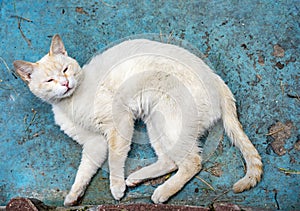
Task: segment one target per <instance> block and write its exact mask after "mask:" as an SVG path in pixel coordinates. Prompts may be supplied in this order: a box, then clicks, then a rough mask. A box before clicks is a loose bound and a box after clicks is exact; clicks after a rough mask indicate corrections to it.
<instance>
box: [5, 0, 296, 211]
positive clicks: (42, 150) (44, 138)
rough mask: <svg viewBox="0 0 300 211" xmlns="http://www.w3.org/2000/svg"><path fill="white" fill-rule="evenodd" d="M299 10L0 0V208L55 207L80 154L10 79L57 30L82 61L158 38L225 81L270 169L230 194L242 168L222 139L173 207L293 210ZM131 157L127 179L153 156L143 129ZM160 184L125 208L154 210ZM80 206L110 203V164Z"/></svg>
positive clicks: (251, 4)
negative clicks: (118, 45)
mask: <svg viewBox="0 0 300 211" xmlns="http://www.w3.org/2000/svg"><path fill="white" fill-rule="evenodd" d="M299 8H300V2H299V1H298V0H294V1H293V0H286V1H275V0H273V1H271V0H253V1H247V0H232V1H229V0H201V1H199V0H198V1H196V0H194V1H193V0H191V1H175V0H174V1H137V0H126V1H121V0H100V1H96V0H92V1H87V0H82V1H78V0H71V1H65V0H62V1H45V0H36V1H30V0H24V1H18V0H2V1H1V0H0V20H1V27H0V40H1V47H0V108H1V113H0V114H1V115H0V130H1V134H0V205H5V204H6V203H7V202H8V201H9V200H10V199H11V198H12V197H16V196H24V197H35V198H38V199H40V200H42V201H44V202H45V203H48V204H50V205H60V206H61V205H62V203H63V198H64V196H65V195H66V194H67V191H68V190H69V188H70V187H71V184H72V182H73V180H74V177H75V173H76V169H77V166H78V165H79V162H80V152H81V149H80V146H79V145H77V144H75V143H74V142H73V141H72V140H71V139H70V138H68V137H67V136H66V135H64V134H63V133H62V132H60V130H59V128H58V127H57V126H55V125H54V120H53V116H52V113H51V108H50V106H49V105H47V104H45V103H43V102H41V101H40V100H39V99H37V98H36V97H34V96H33V95H32V94H31V93H30V91H29V90H28V88H27V87H26V85H25V84H24V83H23V82H22V81H21V80H20V79H19V78H17V77H16V76H15V75H14V74H13V67H12V62H13V61H14V60H16V59H23V60H28V61H36V60H37V59H39V58H40V57H41V56H43V55H44V54H46V53H47V52H48V48H49V45H50V40H51V36H52V35H53V34H55V33H58V34H60V35H61V36H62V38H63V40H64V43H65V46H66V48H67V50H68V52H69V55H71V56H73V57H75V58H76V59H77V60H78V61H79V63H80V64H81V65H83V64H84V63H85V62H86V61H88V60H89V58H90V57H92V56H93V55H94V54H95V53H96V52H99V51H101V49H103V48H105V46H107V45H109V44H110V43H113V42H116V41H117V40H120V39H122V38H124V37H129V36H133V35H135V36H136V35H138V34H142V35H141V36H142V37H151V36H152V35H147V34H148V33H155V34H158V35H159V34H161V37H163V39H164V40H165V41H166V40H167V41H170V42H171V40H172V39H174V40H178V39H183V40H184V41H186V42H188V43H190V44H191V46H193V48H195V49H199V51H201V52H202V53H203V55H204V57H206V59H207V60H208V61H210V65H211V66H212V68H213V69H215V71H216V72H217V73H218V74H219V75H220V76H221V77H222V78H223V79H224V80H225V81H226V83H227V84H228V86H229V87H230V88H231V90H232V91H233V93H234V94H235V96H236V99H237V105H238V112H239V117H240V120H241V122H242V124H243V126H244V129H245V131H246V133H247V134H248V135H249V137H250V139H251V140H252V141H253V143H254V145H255V146H256V147H257V149H258V151H259V152H260V154H261V155H262V159H263V163H264V171H265V174H264V176H263V180H262V182H261V183H259V185H258V186H257V187H256V188H254V189H252V190H250V191H247V192H244V193H241V194H234V193H233V192H232V191H230V190H231V186H232V185H233V184H234V182H236V181H237V180H238V179H239V178H241V177H242V176H243V174H244V164H243V161H242V158H241V155H240V153H239V152H238V150H237V149H235V148H233V147H232V146H231V144H230V142H229V141H228V139H227V137H225V138H224V139H223V140H222V142H221V145H219V146H218V148H217V150H216V151H215V153H214V155H213V156H211V157H210V159H209V160H208V161H207V162H206V163H205V164H204V170H203V171H202V172H201V173H199V175H197V177H195V178H194V179H193V180H191V181H190V182H189V183H188V184H187V185H186V186H185V187H184V189H183V190H182V191H181V192H180V193H179V194H177V195H176V196H174V197H173V198H172V199H171V200H170V201H169V202H168V203H169V204H188V205H199V206H200V205H203V206H208V205H209V204H211V203H213V202H220V201H221V202H231V203H236V204H239V205H243V206H252V207H260V208H271V209H279V208H280V209H282V210H297V209H298V210H299V209H300V184H299V182H300V174H299V172H300V146H299V145H300V143H299V140H300V135H299V134H300V133H299V131H300V124H299V123H300V109H299V106H300V98H299V96H300V83H299V78H300V63H299V62H300V24H299V23H300V12H299ZM297 141H298V142H297ZM129 158H130V159H129V162H128V164H127V166H128V168H127V171H128V172H131V171H133V170H134V169H136V168H138V167H140V165H144V164H145V163H147V162H150V161H153V160H155V156H154V154H153V151H152V150H151V148H149V144H148V142H147V135H146V128H145V126H144V125H143V124H142V123H140V122H138V123H137V125H136V133H135V136H134V144H133V150H132V151H131V153H130V155H129ZM165 179H166V178H160V179H158V180H155V181H152V182H147V183H145V184H143V185H141V186H139V187H137V188H130V189H128V190H127V192H126V196H125V198H124V199H123V200H122V201H121V203H137V202H146V203H150V196H151V194H152V193H153V190H154V189H155V187H156V186H157V185H158V184H159V183H160V182H162V181H163V180H165ZM202 180H205V181H206V182H207V184H205V183H204V182H203V181H202ZM82 203H83V204H103V203H104V204H113V203H116V201H114V200H113V198H112V196H111V195H110V192H109V183H108V173H107V167H106V166H104V167H103V169H102V170H100V171H99V172H98V174H97V175H96V176H95V178H94V179H93V181H92V183H91V185H90V186H89V188H88V190H87V193H86V195H85V197H84V199H83V202H82Z"/></svg>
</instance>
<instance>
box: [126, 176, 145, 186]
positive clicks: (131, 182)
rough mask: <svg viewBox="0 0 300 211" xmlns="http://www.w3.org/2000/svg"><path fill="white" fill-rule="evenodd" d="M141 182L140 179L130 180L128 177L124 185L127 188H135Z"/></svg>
mask: <svg viewBox="0 0 300 211" xmlns="http://www.w3.org/2000/svg"><path fill="white" fill-rule="evenodd" d="M141 182H142V180H140V179H134V178H132V177H130V176H129V177H128V178H127V179H126V185H127V186H128V187H135V186H137V185H138V184H139V183H141Z"/></svg>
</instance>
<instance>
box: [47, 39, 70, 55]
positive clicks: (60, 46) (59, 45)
mask: <svg viewBox="0 0 300 211" xmlns="http://www.w3.org/2000/svg"><path fill="white" fill-rule="evenodd" d="M49 54H50V56H52V55H58V54H63V55H66V56H67V51H66V49H65V46H64V43H63V41H62V39H61V38H60V36H59V35H58V34H56V35H54V36H53V38H52V42H51V46H50V52H49Z"/></svg>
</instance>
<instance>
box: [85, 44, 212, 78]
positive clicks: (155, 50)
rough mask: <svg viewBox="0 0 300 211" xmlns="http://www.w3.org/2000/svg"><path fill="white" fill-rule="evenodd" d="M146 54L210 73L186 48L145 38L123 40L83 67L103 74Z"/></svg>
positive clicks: (150, 57)
mask: <svg viewBox="0 0 300 211" xmlns="http://www.w3.org/2000/svg"><path fill="white" fill-rule="evenodd" d="M145 56H148V58H149V60H150V59H154V60H157V59H158V58H159V57H160V58H165V59H168V60H169V61H168V62H172V61H174V62H179V63H182V64H184V65H187V66H188V67H189V68H190V69H191V70H193V71H195V72H197V73H198V74H201V73H206V74H210V73H212V70H211V69H210V68H209V67H208V65H206V64H205V63H204V62H203V61H202V60H201V59H200V58H198V57H197V56H196V55H194V54H192V53H190V52H189V51H188V50H186V49H184V48H182V47H178V46H175V45H172V44H166V43H161V42H157V41H151V40H147V39H134V40H127V41H123V42H121V43H120V44H117V45H115V46H113V47H111V48H109V49H107V50H106V51H104V52H103V53H101V54H98V55H96V56H94V57H93V58H92V59H91V61H90V62H89V63H88V64H87V65H85V66H84V68H85V69H89V70H90V69H94V70H95V71H97V73H99V72H101V74H102V75H103V74H104V73H106V72H107V71H111V69H112V68H114V67H116V66H117V65H120V64H122V63H123V62H125V61H128V60H134V59H135V60H138V59H139V58H141V57H145Z"/></svg>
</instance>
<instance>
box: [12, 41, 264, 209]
mask: <svg viewBox="0 0 300 211" xmlns="http://www.w3.org/2000/svg"><path fill="white" fill-rule="evenodd" d="M14 67H15V70H16V72H17V73H18V74H19V75H20V76H21V78H22V79H23V80H24V81H25V82H26V83H27V84H28V86H29V88H30V90H31V91H32V93H33V94H35V95H36V96H37V97H39V98H41V99H42V100H44V101H46V102H48V103H50V104H51V105H52V108H53V113H54V115H55V121H56V123H57V124H58V125H60V127H61V129H62V130H63V131H64V132H65V133H66V134H68V135H69V136H70V137H72V138H73V139H74V140H76V141H77V142H78V143H79V144H81V145H82V146H83V152H82V160H81V163H80V166H79V169H78V172H77V175H76V179H75V182H74V184H73V186H72V188H71V191H70V193H69V194H68V195H67V196H66V198H65V202H64V204H65V205H69V206H70V205H75V204H76V203H77V202H78V200H79V199H80V198H81V197H82V196H83V195H84V192H85V189H86V187H87V185H88V184H89V182H90V180H91V178H92V176H93V175H94V174H95V173H96V171H97V170H98V169H99V168H100V167H101V165H102V163H103V162H104V161H105V160H106V158H107V153H108V163H109V170H110V189H111V193H112V195H113V197H114V198H115V199H116V200H120V199H121V198H122V197H123V195H124V192H125V189H126V185H127V186H135V185H137V184H138V183H140V182H142V181H144V180H146V179H149V178H155V177H159V176H162V175H164V174H167V173H169V172H172V171H175V170H177V172H176V173H175V175H174V176H172V177H171V178H169V179H168V180H167V181H166V182H164V183H163V184H162V185H160V186H159V187H158V188H157V189H156V190H155V191H154V193H153V195H152V201H153V202H154V203H162V202H165V201H167V200H168V199H169V198H170V197H171V196H172V195H174V194H175V193H177V192H178V191H179V190H180V189H181V188H182V187H183V186H184V185H185V184H186V183H187V182H188V181H189V180H190V179H191V178H192V177H193V176H194V175H195V174H197V173H198V172H199V171H200V170H201V161H202V159H201V155H200V149H199V147H198V145H197V139H198V138H199V136H201V135H203V133H204V132H205V131H206V130H207V129H208V128H209V127H210V126H212V125H213V124H214V123H215V122H216V121H217V120H219V119H221V118H222V120H223V125H224V128H225V131H226V133H227V135H228V136H229V137H230V138H231V140H232V141H233V143H234V145H235V146H237V147H238V148H239V149H240V151H241V153H242V155H243V157H244V159H245V161H246V165H247V172H246V175H245V177H244V178H242V179H241V180H239V181H238V182H237V183H236V184H234V186H233V190H234V191H235V192H242V191H244V190H247V189H249V188H251V187H254V186H255V185H256V184H257V182H259V181H260V179H261V175H262V162H261V158H260V156H259V154H258V152H257V150H256V149H255V147H254V146H253V145H252V143H251V142H250V140H249V139H248V137H247V135H246V134H245V133H244V131H243V129H242V126H241V124H240V122H239V121H238V119H237V114H236V106H235V100H234V97H233V95H232V93H231V92H230V90H229V88H228V87H227V86H226V84H225V83H224V82H223V81H222V79H221V78H220V77H219V76H218V75H216V74H215V73H214V72H213V71H212V70H211V69H210V68H209V67H208V66H207V65H206V64H205V63H204V62H203V61H202V60H201V59H199V58H198V57H196V56H195V55H193V54H191V53H189V52H188V51H187V50H185V49H183V48H180V47H177V46H174V45H170V44H163V43H159V42H154V41H149V40H144V39H137V40H130V41H124V42H122V43H121V44H119V45H116V46H114V47H112V48H110V49H108V50H107V51H105V52H103V53H102V54H99V55H97V56H95V57H94V58H92V60H91V61H90V62H89V63H88V64H87V65H85V66H84V67H83V68H82V69H81V68H80V66H79V65H78V63H77V62H76V61H75V60H74V59H72V58H70V57H68V55H67V52H66V50H65V47H64V44H63V42H62V40H61V38H60V37H59V36H58V35H55V36H54V37H53V39H52V43H51V47H50V52H49V53H48V54H47V55H45V56H44V57H43V58H42V59H41V60H39V61H37V62H36V63H30V62H25V61H15V62H14ZM138 118H140V119H142V120H143V121H144V122H145V124H146V125H147V131H148V135H149V139H150V142H151V145H152V147H153V148H154V150H155V152H156V154H157V156H158V160H157V161H156V162H155V163H154V164H151V165H149V166H147V167H144V168H142V169H140V170H138V171H136V172H134V173H132V174H131V175H129V176H128V178H127V179H126V181H125V179H124V177H125V176H124V165H125V160H126V157H127V153H128V151H129V149H130V144H131V138H132V134H133V131H134V121H135V120H136V119H138Z"/></svg>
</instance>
